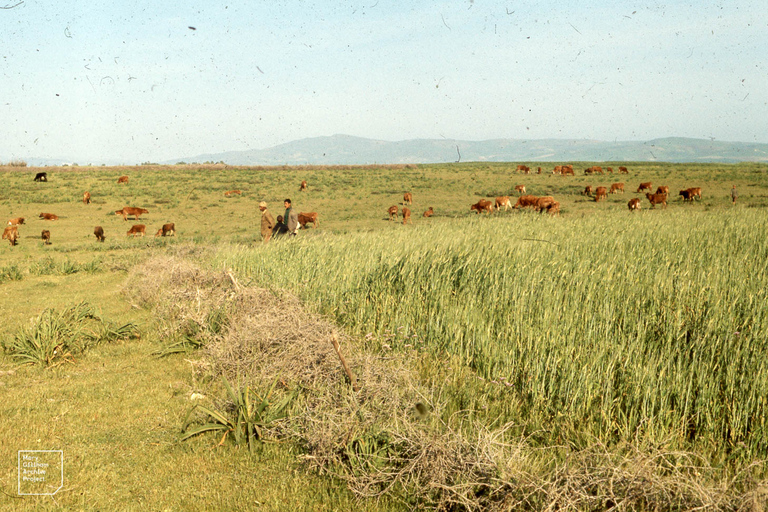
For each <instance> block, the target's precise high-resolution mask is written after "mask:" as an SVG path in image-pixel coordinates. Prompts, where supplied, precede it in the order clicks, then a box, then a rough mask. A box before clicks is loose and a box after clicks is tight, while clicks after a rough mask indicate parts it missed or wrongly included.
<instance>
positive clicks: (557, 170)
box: [552, 165, 563, 174]
mask: <svg viewBox="0 0 768 512" xmlns="http://www.w3.org/2000/svg"><path fill="white" fill-rule="evenodd" d="M562 172H563V166H562V165H556V166H555V168H554V169H552V174H560V173H562Z"/></svg>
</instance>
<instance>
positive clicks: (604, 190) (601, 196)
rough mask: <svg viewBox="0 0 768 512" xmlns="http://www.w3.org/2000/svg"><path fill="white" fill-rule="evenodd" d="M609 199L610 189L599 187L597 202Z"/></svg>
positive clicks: (596, 191)
mask: <svg viewBox="0 0 768 512" xmlns="http://www.w3.org/2000/svg"><path fill="white" fill-rule="evenodd" d="M607 198H608V189H607V188H605V187H597V188H596V189H595V202H598V201H600V200H601V199H607Z"/></svg>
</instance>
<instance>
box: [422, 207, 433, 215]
mask: <svg viewBox="0 0 768 512" xmlns="http://www.w3.org/2000/svg"><path fill="white" fill-rule="evenodd" d="M434 214H435V210H434V209H433V208H432V207H431V206H430V207H429V209H428V210H427V211H425V212H424V217H431V216H433V215H434Z"/></svg>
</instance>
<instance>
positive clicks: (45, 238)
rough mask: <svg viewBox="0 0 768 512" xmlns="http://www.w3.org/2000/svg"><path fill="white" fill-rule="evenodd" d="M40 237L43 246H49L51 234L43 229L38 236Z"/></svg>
mask: <svg viewBox="0 0 768 512" xmlns="http://www.w3.org/2000/svg"><path fill="white" fill-rule="evenodd" d="M40 237H41V238H42V239H43V243H44V244H45V245H51V232H50V231H48V230H47V229H44V230H43V232H42V233H41V234H40Z"/></svg>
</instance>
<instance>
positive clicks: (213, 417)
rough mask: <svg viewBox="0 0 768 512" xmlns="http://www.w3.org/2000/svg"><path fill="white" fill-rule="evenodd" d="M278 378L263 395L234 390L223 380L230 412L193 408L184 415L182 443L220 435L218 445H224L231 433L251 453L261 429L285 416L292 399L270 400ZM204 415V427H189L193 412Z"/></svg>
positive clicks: (262, 437) (260, 435)
mask: <svg viewBox="0 0 768 512" xmlns="http://www.w3.org/2000/svg"><path fill="white" fill-rule="evenodd" d="M279 380H280V378H279V377H277V378H276V379H275V380H274V382H272V385H271V386H270V388H269V390H268V391H267V392H266V394H264V395H263V396H259V395H257V394H255V393H254V392H253V391H252V390H251V389H250V388H249V387H248V386H240V385H239V383H238V387H237V388H233V387H232V385H231V384H230V383H229V381H228V380H227V378H226V377H223V381H224V387H225V388H226V390H227V396H228V398H229V401H230V402H231V410H230V411H227V410H218V409H212V408H209V407H205V406H202V405H199V404H198V405H196V406H194V407H192V409H190V410H189V412H188V413H187V417H186V419H185V420H184V424H183V425H182V428H181V434H182V435H181V438H180V440H181V441H184V440H187V439H189V438H191V437H194V436H196V435H199V434H202V433H204V432H223V435H222V437H221V440H220V442H219V444H223V443H224V441H225V440H226V439H227V436H228V435H229V434H230V433H231V434H232V437H233V438H234V442H235V444H237V445H240V444H243V443H247V444H248V449H249V450H250V451H251V452H253V451H254V450H255V449H256V443H257V442H259V441H262V440H263V439H264V428H266V427H268V426H270V425H271V424H273V423H274V422H275V421H277V420H279V419H281V418H284V417H285V416H286V409H287V407H288V405H289V404H290V402H291V400H292V399H293V398H294V395H293V394H287V395H285V396H284V397H282V398H281V399H279V400H277V401H276V402H271V401H270V398H271V397H272V393H273V392H274V390H275V386H276V385H277V383H278V382H279ZM196 411H200V412H202V413H204V414H205V415H206V416H207V417H208V418H209V421H208V422H207V423H205V424H203V425H198V426H196V427H193V428H191V429H190V428H189V427H190V425H192V423H193V422H194V421H195V417H194V413H195V412H196Z"/></svg>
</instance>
